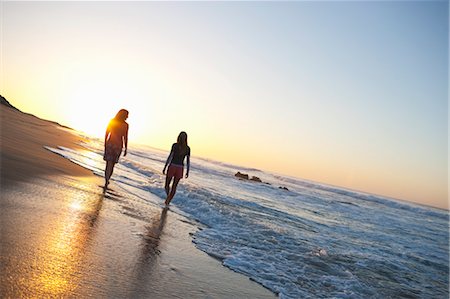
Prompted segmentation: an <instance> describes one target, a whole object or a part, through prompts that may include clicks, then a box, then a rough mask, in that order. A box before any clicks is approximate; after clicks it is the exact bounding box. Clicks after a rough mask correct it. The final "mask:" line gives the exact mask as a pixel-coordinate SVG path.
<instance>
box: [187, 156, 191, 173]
mask: <svg viewBox="0 0 450 299" xmlns="http://www.w3.org/2000/svg"><path fill="white" fill-rule="evenodd" d="M190 166H191V156H190V155H187V156H186V178H188V177H189V168H190Z"/></svg>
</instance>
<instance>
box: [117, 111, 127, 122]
mask: <svg viewBox="0 0 450 299" xmlns="http://www.w3.org/2000/svg"><path fill="white" fill-rule="evenodd" d="M127 118H128V110H126V109H120V110H119V112H117V114H116V116H114V119H115V120H116V121H121V122H123V121H125V120H126V119H127Z"/></svg>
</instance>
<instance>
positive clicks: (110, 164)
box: [105, 161, 116, 188]
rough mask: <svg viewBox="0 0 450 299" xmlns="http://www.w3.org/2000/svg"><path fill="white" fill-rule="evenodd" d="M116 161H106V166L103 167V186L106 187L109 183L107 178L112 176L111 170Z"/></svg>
mask: <svg viewBox="0 0 450 299" xmlns="http://www.w3.org/2000/svg"><path fill="white" fill-rule="evenodd" d="M115 164H116V163H114V162H112V161H106V168H105V188H107V187H108V184H109V179H110V178H111V176H112V173H113V170H114V165H115Z"/></svg>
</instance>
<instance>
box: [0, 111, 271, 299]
mask: <svg viewBox="0 0 450 299" xmlns="http://www.w3.org/2000/svg"><path fill="white" fill-rule="evenodd" d="M0 116H1V130H0V135H1V167H0V170H1V200H0V213H1V227H2V237H1V238H2V240H1V259H0V265H1V279H0V282H1V283H0V294H1V297H2V298H32V297H41V298H42V297H46V298H51V297H58V298H65V297H75V298H86V297H93V298H111V297H114V298H274V297H276V296H275V294H273V293H272V292H270V291H269V290H267V289H265V288H264V287H262V286H261V285H259V284H257V283H255V282H253V281H251V280H249V279H248V278H247V277H246V276H243V275H241V274H238V273H235V272H233V271H231V270H229V269H228V268H226V267H224V266H223V265H222V264H221V262H220V261H219V260H217V259H214V258H212V257H210V256H209V255H207V254H206V253H204V252H202V251H200V250H198V249H197V248H195V246H194V244H193V243H192V237H191V235H192V234H193V233H194V232H195V231H196V230H197V229H198V228H197V226H196V225H195V224H194V223H191V222H190V221H188V220H187V219H185V218H184V217H182V216H181V215H178V214H176V213H173V212H172V211H171V210H170V209H169V210H167V209H164V208H162V207H155V206H152V205H148V204H145V202H143V201H142V199H139V198H135V197H133V196H132V195H130V194H127V193H126V192H123V190H116V189H115V188H114V183H112V184H111V186H110V187H111V190H109V191H107V192H105V193H104V192H103V189H102V188H101V187H100V186H101V185H102V184H103V178H101V177H98V176H95V175H93V174H92V173H91V172H90V171H88V170H86V169H84V168H82V167H80V166H78V165H76V164H74V163H71V162H70V161H68V160H67V159H64V158H62V157H60V156H58V155H56V154H54V153H52V152H50V151H48V150H46V149H45V148H44V146H50V147H58V146H64V147H69V148H80V142H81V141H82V137H80V136H79V135H78V134H74V133H73V132H71V130H70V129H68V128H65V127H63V126H60V125H58V124H56V123H54V122H50V121H46V120H42V119H39V118H37V117H35V116H33V115H29V114H25V113H22V112H20V111H18V110H15V109H13V108H10V107H7V106H5V105H0ZM148 196H155V195H148Z"/></svg>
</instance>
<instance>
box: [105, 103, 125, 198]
mask: <svg viewBox="0 0 450 299" xmlns="http://www.w3.org/2000/svg"><path fill="white" fill-rule="evenodd" d="M127 118H128V111H127V110H125V109H121V110H119V112H117V114H116V116H115V117H114V118H113V119H111V121H110V122H109V124H108V127H107V128H106V133H105V154H104V155H103V160H105V161H106V167H105V187H104V189H105V190H106V188H108V185H109V179H110V178H111V175H112V173H113V170H114V166H115V165H116V163H117V162H119V157H120V154H121V153H122V148H124V149H125V151H124V153H123V156H124V157H125V156H126V155H127V147H128V123H127V122H126V120H127Z"/></svg>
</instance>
